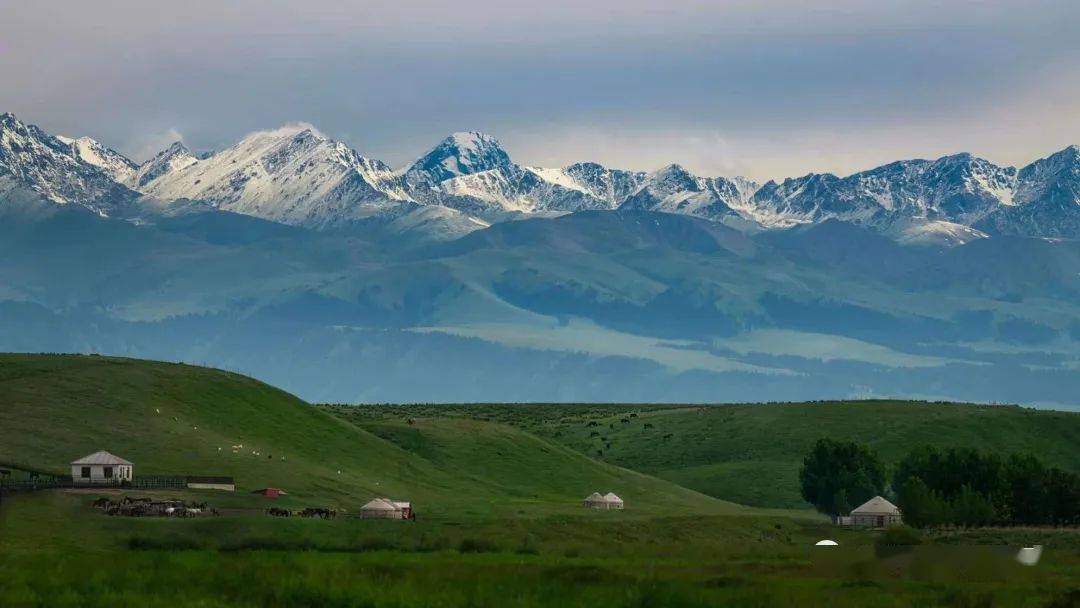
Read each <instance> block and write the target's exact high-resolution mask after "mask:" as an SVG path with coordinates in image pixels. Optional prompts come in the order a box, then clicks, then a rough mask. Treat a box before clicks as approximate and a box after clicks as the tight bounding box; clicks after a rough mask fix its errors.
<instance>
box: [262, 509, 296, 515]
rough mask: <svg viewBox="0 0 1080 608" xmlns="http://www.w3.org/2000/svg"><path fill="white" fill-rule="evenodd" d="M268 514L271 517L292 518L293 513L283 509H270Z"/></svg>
mask: <svg viewBox="0 0 1080 608" xmlns="http://www.w3.org/2000/svg"><path fill="white" fill-rule="evenodd" d="M266 514H267V515H269V516H270V517H292V511H290V510H288V509H282V508H281V507H270V508H269V509H267V510H266Z"/></svg>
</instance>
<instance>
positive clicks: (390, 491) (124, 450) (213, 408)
mask: <svg viewBox="0 0 1080 608" xmlns="http://www.w3.org/2000/svg"><path fill="white" fill-rule="evenodd" d="M0 402H2V403H3V404H4V407H3V408H2V409H0V463H7V464H10V465H12V466H15V467H16V468H26V469H31V470H41V471H50V472H54V473H57V474H68V473H69V472H70V469H69V467H68V465H67V463H69V462H71V461H72V460H75V459H76V458H79V457H80V456H84V455H86V454H89V453H92V452H95V451H97V450H108V451H110V452H113V453H116V454H119V455H121V456H123V457H124V458H127V459H128V460H131V461H132V462H134V463H136V474H137V475H230V476H233V477H235V479H236V482H237V485H238V489H239V490H240V491H244V490H248V491H250V490H253V489H256V488H260V487H265V486H274V487H280V488H284V489H286V491H288V492H289V493H290V497H291V498H290V500H292V501H296V502H298V503H302V504H319V505H328V506H333V507H337V508H344V509H347V510H349V509H356V508H358V507H359V506H360V505H362V504H363V503H365V502H367V501H368V500H370V499H371V498H373V497H375V496H384V495H385V496H391V497H395V498H400V499H403V500H412V501H413V502H415V503H417V508H418V510H419V511H420V512H421V513H428V514H444V513H445V514H451V515H453V516H454V517H487V516H489V515H491V514H493V513H506V514H513V515H530V514H531V515H546V514H550V513H558V512H564V513H565V512H576V511H577V510H578V503H579V501H580V500H581V498H583V497H584V496H586V495H588V494H589V493H591V492H593V491H596V490H603V491H610V490H616V491H618V492H619V493H620V495H625V498H626V499H627V500H628V501H631V500H632V501H633V504H634V505H635V508H634V510H633V512H634V513H636V514H639V515H648V514H650V513H654V512H663V513H670V514H678V513H684V514H685V513H717V514H720V513H737V512H740V511H744V510H746V509H745V508H744V507H740V506H738V505H735V504H732V503H727V502H724V501H720V500H716V499H714V498H710V497H708V496H705V495H703V494H699V493H697V492H694V491H691V490H687V489H685V488H682V487H681V486H678V485H675V484H673V483H670V482H666V481H663V480H659V479H656V478H654V477H649V476H646V475H642V474H640V473H636V472H633V471H629V470H626V469H622V468H620V467H617V466H614V465H612V464H609V463H604V462H599V461H597V460H594V459H590V458H588V457H586V456H584V455H582V454H580V453H578V452H576V451H574V450H571V449H568V448H566V447H564V446H561V445H558V444H554V443H550V442H548V441H545V440H543V439H541V438H538V437H535V436H533V435H530V434H527V433H525V432H523V431H521V430H520V429H516V428H513V427H510V426H506V425H497V424H486V423H483V422H478V421H471V420H453V419H451V420H442V419H439V420H431V421H424V422H423V423H421V424H418V425H416V426H415V427H412V428H407V429H401V430H400V431H398V432H392V433H391V432H388V433H384V435H385V436H386V437H387V438H383V437H380V436H378V435H376V434H374V433H371V432H368V431H366V430H364V429H361V428H359V427H357V426H355V425H352V424H350V423H348V422H347V421H344V420H342V419H340V418H338V417H335V416H332V415H330V414H328V413H326V412H325V411H321V410H319V409H317V408H315V407H311V406H309V405H308V404H306V403H304V402H303V401H301V400H299V399H297V398H296V397H294V396H292V395H289V394H287V393H284V392H282V391H280V390H277V389H275V388H273V387H270V386H267V385H265V384H262V383H260V382H257V381H255V380H252V379H250V378H246V377H243V376H239V375H236V374H231V373H227V372H222V371H218V370H212V369H206V368H198V367H191V366H185V365H176V364H168V363H154V362H141V361H134V360H125V359H112V358H105V357H80V356H55V357H51V356H50V357H42V356H33V355H4V356H2V357H0ZM234 445H243V446H244V447H243V449H240V450H236V451H235V453H234V451H233V450H232V446H234Z"/></svg>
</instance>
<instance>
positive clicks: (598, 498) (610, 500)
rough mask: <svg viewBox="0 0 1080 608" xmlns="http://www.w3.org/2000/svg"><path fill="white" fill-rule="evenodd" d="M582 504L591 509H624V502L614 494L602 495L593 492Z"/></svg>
mask: <svg viewBox="0 0 1080 608" xmlns="http://www.w3.org/2000/svg"><path fill="white" fill-rule="evenodd" d="M582 504H583V505H585V506H586V507H587V508H589V509H621V508H623V500H622V499H621V498H619V497H618V496H616V495H615V493H614V492H608V493H607V494H603V495H601V494H600V493H599V492H593V493H592V494H589V495H588V496H587V497H585V500H583V501H582Z"/></svg>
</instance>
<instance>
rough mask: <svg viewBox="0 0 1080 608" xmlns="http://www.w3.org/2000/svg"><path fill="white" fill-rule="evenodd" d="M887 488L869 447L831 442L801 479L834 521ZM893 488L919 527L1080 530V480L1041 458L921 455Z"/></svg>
mask: <svg viewBox="0 0 1080 608" xmlns="http://www.w3.org/2000/svg"><path fill="white" fill-rule="evenodd" d="M887 480H888V475H887V473H886V469H885V466H884V465H883V464H882V462H881V460H880V459H879V458H878V456H877V454H875V453H874V452H873V451H872V450H870V449H869V448H868V447H866V446H864V445H859V444H856V443H852V442H842V441H833V440H831V439H821V440H819V441H818V442H817V443H816V444H815V445H814V448H813V450H811V452H810V454H808V455H807V456H806V458H805V459H804V460H803V467H802V470H801V471H800V472H799V481H800V485H801V489H802V496H803V498H804V499H805V500H806V501H807V502H809V503H810V504H812V505H814V506H815V507H816V508H817V509H818V510H819V511H821V512H823V513H827V514H829V515H833V516H836V515H846V514H847V513H849V512H850V511H851V510H852V509H853V508H854V507H857V506H858V505H860V504H862V503H863V502H865V501H867V500H869V499H870V498H872V497H874V496H875V495H878V494H885V493H886V492H885V490H886V487H887ZM891 486H892V490H893V495H894V496H895V498H896V503H897V506H898V507H900V510H901V511H902V512H903V516H904V521H905V522H906V523H908V524H910V525H912V526H916V527H929V526H936V525H943V524H953V525H962V526H978V525H991V524H997V525H1077V524H1080V476H1078V475H1075V474H1073V473H1069V472H1067V471H1063V470H1061V469H1058V468H1054V467H1048V466H1046V465H1045V464H1043V463H1042V462H1041V461H1040V460H1038V459H1037V458H1035V457H1034V456H1022V455H1018V454H1014V455H1011V456H1008V457H1001V456H999V455H997V454H987V453H982V452H979V451H977V450H973V449H969V448H949V449H946V450H938V449H936V448H929V447H927V448H921V449H917V450H914V451H912V452H910V453H909V454H908V455H907V456H905V457H904V458H903V459H902V460H901V461H900V462H899V463H898V464H897V465H896V467H895V468H894V470H893V474H892V484H891Z"/></svg>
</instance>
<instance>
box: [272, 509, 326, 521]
mask: <svg viewBox="0 0 1080 608" xmlns="http://www.w3.org/2000/svg"><path fill="white" fill-rule="evenodd" d="M266 514H267V515H269V516H271V517H318V518H319V519H334V518H335V517H337V514H338V512H337V510H336V509H323V508H319V507H307V508H306V509H299V510H293V511H290V510H289V509H282V508H281V507H270V508H269V509H267V510H266Z"/></svg>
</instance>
